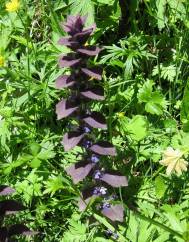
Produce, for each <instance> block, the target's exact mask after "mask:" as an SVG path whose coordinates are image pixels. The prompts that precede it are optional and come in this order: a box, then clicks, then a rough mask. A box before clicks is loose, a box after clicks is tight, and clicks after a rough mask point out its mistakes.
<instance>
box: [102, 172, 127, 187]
mask: <svg viewBox="0 0 189 242" xmlns="http://www.w3.org/2000/svg"><path fill="white" fill-rule="evenodd" d="M100 180H101V181H104V182H106V183H108V184H109V185H111V186H112V187H127V186H128V181H127V178H126V177H125V176H121V175H114V174H108V173H104V174H103V176H102V178H101V179H100Z"/></svg>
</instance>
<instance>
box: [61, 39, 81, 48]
mask: <svg viewBox="0 0 189 242" xmlns="http://www.w3.org/2000/svg"><path fill="white" fill-rule="evenodd" d="M58 44H59V45H65V46H67V47H70V48H73V49H75V48H77V47H79V46H80V44H79V42H77V41H74V40H73V38H71V37H62V38H60V39H59V41H58Z"/></svg>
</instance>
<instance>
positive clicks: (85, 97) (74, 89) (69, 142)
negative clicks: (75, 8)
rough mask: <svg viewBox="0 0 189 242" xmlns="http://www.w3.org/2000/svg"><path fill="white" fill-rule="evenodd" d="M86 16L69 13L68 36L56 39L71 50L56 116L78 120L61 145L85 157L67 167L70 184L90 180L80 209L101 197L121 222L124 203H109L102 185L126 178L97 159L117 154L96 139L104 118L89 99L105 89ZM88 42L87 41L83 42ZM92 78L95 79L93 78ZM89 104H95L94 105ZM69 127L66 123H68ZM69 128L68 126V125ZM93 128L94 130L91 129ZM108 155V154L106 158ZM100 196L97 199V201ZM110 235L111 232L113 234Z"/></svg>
mask: <svg viewBox="0 0 189 242" xmlns="http://www.w3.org/2000/svg"><path fill="white" fill-rule="evenodd" d="M85 22H86V16H84V17H81V16H79V15H78V16H69V17H68V18H67V22H66V23H65V24H64V26H63V28H64V30H65V32H67V33H68V35H69V36H66V37H62V38H60V40H59V41H58V43H59V44H60V45H64V46H67V47H68V48H70V50H71V51H70V53H68V54H67V55H63V56H61V57H60V60H59V66H60V68H62V67H68V68H70V73H71V74H70V75H61V76H60V77H58V78H57V80H56V88H57V89H62V88H69V92H70V93H71V97H70V98H69V99H68V100H65V99H62V100H61V101H60V102H59V103H58V104H57V105H56V114H57V118H58V119H62V118H65V117H68V116H71V115H72V118H74V119H76V120H77V121H76V122H77V129H74V128H72V131H71V132H68V133H66V134H65V135H64V137H63V140H62V142H61V143H62V145H63V146H64V150H65V151H69V150H71V149H72V148H74V147H75V146H77V145H78V146H81V147H82V148H83V149H82V155H83V152H86V153H85V154H84V155H83V157H84V160H82V161H79V162H76V163H75V164H73V165H71V166H70V167H68V168H66V172H67V174H68V175H70V176H71V177H72V180H73V183H75V184H77V183H78V182H80V181H83V180H84V179H85V178H86V177H88V179H87V181H88V182H89V178H91V180H92V184H93V187H92V188H91V187H90V188H87V189H85V190H84V191H83V192H82V197H81V198H80V199H79V202H78V207H79V210H80V211H83V210H85V209H86V207H87V205H88V204H89V203H90V201H91V204H92V200H91V199H96V197H97V196H98V197H101V199H102V197H103V198H104V200H105V199H106V201H107V202H106V203H104V204H103V206H102V207H101V210H102V214H104V215H105V216H106V217H108V218H109V219H111V220H112V221H123V214H124V213H123V210H124V209H123V206H122V205H112V204H111V203H113V201H112V198H113V197H110V196H109V195H108V194H111V193H110V192H108V189H107V188H106V187H104V186H102V185H103V184H105V183H106V184H108V185H109V186H108V188H110V186H112V187H115V188H117V187H122V186H127V185H128V182H127V178H126V177H125V176H122V175H120V174H117V173H115V172H107V171H104V169H103V167H102V165H103V163H102V162H104V160H102V161H100V158H102V159H104V158H103V157H102V156H116V149H115V147H114V146H113V145H112V144H111V143H109V142H108V141H99V139H98V137H102V136H103V134H102V135H99V134H98V131H99V130H98V129H107V124H106V118H105V117H104V116H103V115H102V113H101V112H96V111H93V110H91V108H90V104H91V103H92V102H97V101H103V100H104V99H105V97H104V89H103V87H102V86H103V85H102V84H101V83H100V81H101V79H102V73H103V70H102V69H101V68H100V67H99V66H94V65H92V63H94V62H93V61H90V57H94V56H96V55H98V54H99V52H100V51H101V49H100V48H99V47H97V46H92V45H88V43H89V44H90V40H89V38H90V36H91V34H92V32H93V31H94V30H95V28H96V25H95V24H94V25H92V26H90V27H88V28H85V26H84V25H85ZM86 43H87V44H86ZM93 79H94V81H93ZM92 107H94V108H95V107H96V105H93V106H92ZM67 127H69V124H68V125H67ZM69 129H70V127H69ZM93 129H97V130H96V131H94V130H93ZM95 142H96V143H95ZM109 158H110V157H108V159H109ZM92 173H93V174H92ZM99 199H100V198H98V199H96V200H97V201H99ZM112 236H113V233H112Z"/></svg>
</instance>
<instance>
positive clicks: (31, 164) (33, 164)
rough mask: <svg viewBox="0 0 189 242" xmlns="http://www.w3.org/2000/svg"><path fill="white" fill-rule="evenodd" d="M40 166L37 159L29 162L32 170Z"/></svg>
mask: <svg viewBox="0 0 189 242" xmlns="http://www.w3.org/2000/svg"><path fill="white" fill-rule="evenodd" d="M40 165H41V160H39V159H37V158H34V159H33V160H32V161H31V163H30V166H31V167H32V168H38V167H40Z"/></svg>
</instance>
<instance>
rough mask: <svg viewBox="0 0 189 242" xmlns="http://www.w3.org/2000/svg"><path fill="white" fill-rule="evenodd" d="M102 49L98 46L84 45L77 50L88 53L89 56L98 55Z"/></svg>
mask: <svg viewBox="0 0 189 242" xmlns="http://www.w3.org/2000/svg"><path fill="white" fill-rule="evenodd" d="M100 51H101V49H100V48H99V47H96V46H83V47H81V48H79V49H77V52H79V53H81V54H84V55H87V56H96V55H98V54H99V52H100Z"/></svg>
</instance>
